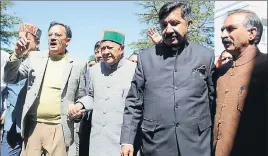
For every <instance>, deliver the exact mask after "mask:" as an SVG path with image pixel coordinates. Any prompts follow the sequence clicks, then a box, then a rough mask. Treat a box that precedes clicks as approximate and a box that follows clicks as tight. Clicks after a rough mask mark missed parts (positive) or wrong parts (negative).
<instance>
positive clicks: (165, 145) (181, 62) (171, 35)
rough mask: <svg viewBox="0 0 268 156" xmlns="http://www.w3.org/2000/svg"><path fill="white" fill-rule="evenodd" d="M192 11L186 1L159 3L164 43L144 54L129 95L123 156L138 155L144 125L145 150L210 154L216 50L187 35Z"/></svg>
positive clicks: (147, 154)
mask: <svg viewBox="0 0 268 156" xmlns="http://www.w3.org/2000/svg"><path fill="white" fill-rule="evenodd" d="M190 13H191V8H190V6H189V4H188V2H186V1H185V2H183V1H180V2H168V3H167V4H165V5H164V6H163V7H162V8H161V9H160V12H159V21H160V25H161V29H162V35H163V43H160V44H157V45H155V46H153V47H151V48H148V49H146V50H144V51H143V52H141V53H140V54H139V58H138V65H137V68H136V71H135V75H134V77H133V80H132V84H131V88H130V90H129V93H128V96H127V98H126V106H125V111H124V121H123V125H122V131H121V141H120V143H121V154H122V155H123V156H132V155H133V151H134V147H133V145H134V140H135V137H136V133H137V131H139V130H140V128H141V130H142V153H143V155H144V156H163V155H164V156H177V155H179V156H180V155H182V156H199V155H200V156H210V155H211V140H212V139H211V127H212V115H211V107H212V103H213V101H214V100H215V96H214V95H215V89H214V84H213V81H212V74H213V72H214V69H215V65H214V54H213V52H212V51H210V50H208V49H206V48H204V47H202V46H201V45H198V44H197V43H194V42H190V41H188V40H187V37H186V36H187V35H186V34H187V29H188V27H189V25H190V24H191V20H190ZM139 125H141V126H139Z"/></svg>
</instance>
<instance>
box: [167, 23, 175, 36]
mask: <svg viewBox="0 0 268 156" xmlns="http://www.w3.org/2000/svg"><path fill="white" fill-rule="evenodd" d="M166 29H167V31H166V33H167V34H171V33H174V29H173V27H172V26H171V25H170V24H168V25H167V28H166Z"/></svg>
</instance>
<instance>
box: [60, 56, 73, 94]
mask: <svg viewBox="0 0 268 156" xmlns="http://www.w3.org/2000/svg"><path fill="white" fill-rule="evenodd" d="M66 61H67V64H66V67H65V68H64V71H63V79H62V86H61V94H62V92H63V91H64V89H65V87H66V85H67V82H68V79H69V76H70V74H71V71H72V68H73V59H72V58H71V56H70V55H69V54H66Z"/></svg>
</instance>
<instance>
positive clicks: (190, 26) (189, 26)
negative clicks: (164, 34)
mask: <svg viewBox="0 0 268 156" xmlns="http://www.w3.org/2000/svg"><path fill="white" fill-rule="evenodd" d="M192 24H193V21H191V20H189V21H187V26H188V27H187V31H190V30H191V29H192Z"/></svg>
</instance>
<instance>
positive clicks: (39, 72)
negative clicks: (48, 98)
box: [36, 52, 48, 86]
mask: <svg viewBox="0 0 268 156" xmlns="http://www.w3.org/2000/svg"><path fill="white" fill-rule="evenodd" d="M47 62H48V52H45V53H44V54H43V55H42V57H41V59H40V62H38V64H39V65H38V66H37V68H38V69H36V71H37V74H36V76H40V79H39V80H40V81H39V82H38V83H39V84H40V86H41V82H42V80H43V79H44V75H45V71H46V67H47Z"/></svg>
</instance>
